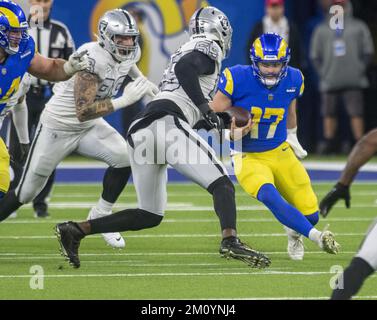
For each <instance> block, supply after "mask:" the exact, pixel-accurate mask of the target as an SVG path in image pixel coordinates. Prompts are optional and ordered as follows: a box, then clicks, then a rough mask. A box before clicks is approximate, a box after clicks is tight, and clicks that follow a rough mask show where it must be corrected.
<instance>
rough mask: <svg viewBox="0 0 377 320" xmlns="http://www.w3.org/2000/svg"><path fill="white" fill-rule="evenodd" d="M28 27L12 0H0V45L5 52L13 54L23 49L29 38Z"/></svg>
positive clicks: (20, 11)
mask: <svg viewBox="0 0 377 320" xmlns="http://www.w3.org/2000/svg"><path fill="white" fill-rule="evenodd" d="M28 29H29V24H28V22H27V19H26V16H25V13H24V12H23V10H22V9H21V7H20V6H19V5H18V4H16V3H14V2H12V1H8V0H3V1H0V47H1V48H3V49H4V50H5V52H6V53H8V54H11V55H13V54H17V53H22V52H23V51H24V50H25V48H26V46H27V43H28V40H29V34H28ZM17 34H18V35H17Z"/></svg>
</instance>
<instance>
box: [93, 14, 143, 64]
mask: <svg viewBox="0 0 377 320" xmlns="http://www.w3.org/2000/svg"><path fill="white" fill-rule="evenodd" d="M98 34H99V36H98V41H99V43H100V44H101V45H102V46H103V47H104V49H105V50H107V51H108V52H110V53H111V54H112V55H113V56H114V58H115V59H117V60H118V61H121V62H122V61H126V60H128V59H133V58H135V56H136V52H137V50H138V48H139V44H138V42H139V36H140V32H139V29H138V27H137V24H136V21H135V19H134V18H133V17H132V15H131V14H129V13H128V12H127V11H126V10H122V9H115V10H110V11H107V12H106V13H105V14H104V15H103V16H102V17H101V19H100V20H99V22H98ZM116 36H130V37H133V45H127V46H126V45H122V44H120V43H117V39H116Z"/></svg>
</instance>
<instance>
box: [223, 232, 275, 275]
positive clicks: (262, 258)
mask: <svg viewBox="0 0 377 320" xmlns="http://www.w3.org/2000/svg"><path fill="white" fill-rule="evenodd" d="M219 251H220V254H221V256H223V257H225V258H228V259H230V258H233V259H237V260H241V261H243V262H245V263H246V264H248V265H249V266H250V267H252V268H258V269H263V268H267V267H268V266H269V265H270V264H271V260H270V259H269V258H268V257H267V256H266V255H264V254H263V253H261V252H258V251H256V250H253V249H251V248H250V247H249V246H248V245H247V244H245V243H242V242H241V241H240V239H239V238H237V237H228V238H225V239H223V240H222V241H221V245H220V250H219Z"/></svg>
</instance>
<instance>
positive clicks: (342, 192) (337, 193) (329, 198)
mask: <svg viewBox="0 0 377 320" xmlns="http://www.w3.org/2000/svg"><path fill="white" fill-rule="evenodd" d="M339 199H344V201H345V203H346V207H347V208H349V207H350V206H351V202H350V201H351V196H350V190H349V186H345V185H343V184H341V183H340V182H338V183H337V184H336V185H335V186H334V187H333V188H332V190H331V191H330V192H329V193H328V194H327V195H326V196H325V197H324V198H323V199H322V201H321V203H320V204H319V212H320V213H321V215H322V216H323V217H324V218H325V217H326V216H327V215H328V214H329V212H330V210H331V208H332V207H333V205H334V204H335V203H336V202H337V201H338V200H339Z"/></svg>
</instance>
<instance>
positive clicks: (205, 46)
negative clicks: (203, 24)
mask: <svg viewBox="0 0 377 320" xmlns="http://www.w3.org/2000/svg"><path fill="white" fill-rule="evenodd" d="M193 51H199V52H201V53H203V54H205V55H206V56H208V57H210V58H211V59H212V60H214V61H216V62H221V61H222V52H221V48H220V46H219V45H218V44H217V43H216V42H214V41H212V40H207V39H205V40H200V41H197V42H196V43H195V46H194V49H193Z"/></svg>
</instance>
